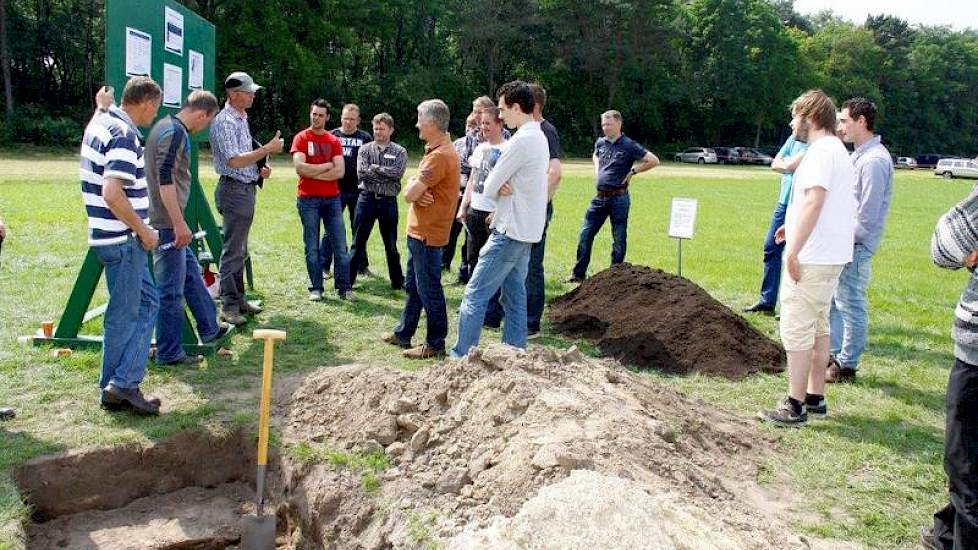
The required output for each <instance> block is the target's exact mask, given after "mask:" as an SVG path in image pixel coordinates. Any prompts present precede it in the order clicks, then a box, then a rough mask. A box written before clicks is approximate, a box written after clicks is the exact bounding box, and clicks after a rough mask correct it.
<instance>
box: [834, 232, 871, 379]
mask: <svg viewBox="0 0 978 550" xmlns="http://www.w3.org/2000/svg"><path fill="white" fill-rule="evenodd" d="M872 259H873V253H872V252H870V250H869V249H868V248H866V247H865V246H863V245H861V244H857V245H856V246H855V248H854V249H853V251H852V261H851V262H849V263H847V264H846V266H845V267H844V268H842V274H841V275H839V287H838V288H837V289H836V291H835V296H834V297H833V298H832V310H831V312H830V313H829V322H830V327H831V328H830V330H831V331H832V336H831V340H832V342H831V344H832V355H834V356H835V358H836V359H837V360H838V361H839V364H840V365H842V366H843V367H847V368H850V369H857V368H859V357H860V356H861V355H862V354H863V350H865V349H866V336H867V334H868V332H869V301H868V300H867V299H866V291H867V290H868V289H869V276H870V274H871V271H872V270H871V267H870V262H871V261H872Z"/></svg>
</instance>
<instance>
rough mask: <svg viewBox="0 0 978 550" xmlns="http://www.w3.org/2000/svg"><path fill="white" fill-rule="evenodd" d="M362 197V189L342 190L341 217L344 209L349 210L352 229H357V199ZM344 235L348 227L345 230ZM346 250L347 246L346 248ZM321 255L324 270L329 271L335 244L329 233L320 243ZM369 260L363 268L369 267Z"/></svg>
mask: <svg viewBox="0 0 978 550" xmlns="http://www.w3.org/2000/svg"><path fill="white" fill-rule="evenodd" d="M359 199H360V191H340V196H339V200H340V217H341V218H342V217H343V209H344V208H345V209H346V210H347V214H349V216H350V231H356V227H357V222H356V213H357V201H358V200H359ZM343 231H344V235H345V231H346V229H344V230H343ZM344 250H345V248H344ZM319 257H320V258H322V262H323V271H329V269H330V267H331V266H332V265H333V244H332V243H330V241H329V234H328V233H327V234H326V235H323V240H322V242H321V243H320V245H319ZM367 263H368V262H367V260H364V264H363V268H364V269H366V268H367Z"/></svg>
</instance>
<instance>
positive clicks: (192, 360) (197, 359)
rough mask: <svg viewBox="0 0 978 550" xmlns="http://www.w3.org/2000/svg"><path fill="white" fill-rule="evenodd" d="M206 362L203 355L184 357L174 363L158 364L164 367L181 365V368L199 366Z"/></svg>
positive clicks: (164, 362)
mask: <svg viewBox="0 0 978 550" xmlns="http://www.w3.org/2000/svg"><path fill="white" fill-rule="evenodd" d="M203 362H204V356H203V355H184V356H183V357H181V358H179V359H176V360H174V361H159V362H157V363H156V364H157V365H160V366H164V367H168V366H171V365H181V366H193V365H199V364H201V363H203Z"/></svg>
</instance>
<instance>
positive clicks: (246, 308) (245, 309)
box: [239, 300, 262, 315]
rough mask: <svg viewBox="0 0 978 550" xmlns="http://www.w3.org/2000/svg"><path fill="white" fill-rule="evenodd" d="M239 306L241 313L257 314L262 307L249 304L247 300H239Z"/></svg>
mask: <svg viewBox="0 0 978 550" xmlns="http://www.w3.org/2000/svg"><path fill="white" fill-rule="evenodd" d="M239 308H240V309H241V313H242V314H244V315H258V314H259V313H261V312H262V308H260V307H258V306H254V305H251V302H249V301H248V300H241V305H240V306H239Z"/></svg>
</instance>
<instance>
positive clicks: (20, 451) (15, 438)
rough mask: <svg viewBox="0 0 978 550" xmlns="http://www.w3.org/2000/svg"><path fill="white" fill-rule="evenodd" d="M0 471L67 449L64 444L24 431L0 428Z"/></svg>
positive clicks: (6, 470)
mask: <svg viewBox="0 0 978 550" xmlns="http://www.w3.org/2000/svg"><path fill="white" fill-rule="evenodd" d="M0 441H2V442H3V445H0V472H8V471H10V469H11V468H14V467H17V466H20V465H21V464H23V463H24V462H27V461H28V460H30V459H32V458H35V457H38V456H41V455H46V454H51V453H57V452H61V451H64V450H65V449H67V447H65V446H64V445H61V444H58V443H53V442H51V441H45V440H43V439H38V438H36V437H34V436H32V435H30V434H28V433H26V432H20V431H10V430H7V429H5V428H0Z"/></svg>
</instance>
